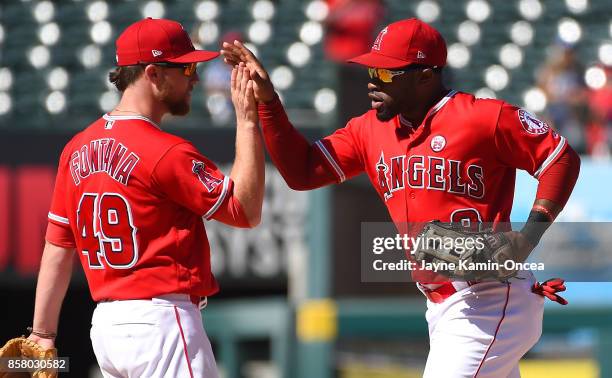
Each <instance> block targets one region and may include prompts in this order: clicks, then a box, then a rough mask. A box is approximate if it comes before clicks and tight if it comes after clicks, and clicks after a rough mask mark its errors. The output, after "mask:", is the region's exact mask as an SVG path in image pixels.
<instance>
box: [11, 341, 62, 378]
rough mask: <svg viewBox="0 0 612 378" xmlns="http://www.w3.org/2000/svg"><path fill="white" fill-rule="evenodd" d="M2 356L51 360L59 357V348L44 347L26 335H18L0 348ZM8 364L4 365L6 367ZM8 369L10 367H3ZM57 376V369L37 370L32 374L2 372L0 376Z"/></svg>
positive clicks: (23, 377) (46, 377)
mask: <svg viewBox="0 0 612 378" xmlns="http://www.w3.org/2000/svg"><path fill="white" fill-rule="evenodd" d="M0 357H3V358H15V359H17V358H29V359H40V360H50V359H54V358H57V349H55V348H52V349H43V348H42V347H41V346H40V345H38V344H36V343H35V342H33V341H31V340H28V339H26V338H25V337H17V338H14V339H11V340H9V341H7V343H6V344H4V346H3V347H2V348H1V349H0ZM6 367H7V366H3V368H6ZM3 370H8V369H3ZM26 377H27V378H30V377H34V378H55V377H57V371H56V370H53V369H41V370H36V371H35V372H33V373H32V374H30V373H28V372H6V371H1V372H0V378H26Z"/></svg>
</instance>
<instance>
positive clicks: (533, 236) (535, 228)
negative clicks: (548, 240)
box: [521, 206, 552, 247]
mask: <svg viewBox="0 0 612 378" xmlns="http://www.w3.org/2000/svg"><path fill="white" fill-rule="evenodd" d="M538 207H539V206H538ZM549 215H550V212H548V211H547V213H545V212H541V211H540V209H537V210H536V208H535V207H534V208H533V209H532V210H531V212H530V213H529V218H527V223H525V226H523V229H522V230H521V234H523V235H525V237H526V238H527V240H529V242H530V243H531V245H533V246H534V247H535V246H536V245H538V243H539V242H540V239H541V238H542V235H544V232H546V230H547V229H548V227H550V225H551V223H552V220H551V219H550V217H549Z"/></svg>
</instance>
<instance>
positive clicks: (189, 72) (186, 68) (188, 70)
mask: <svg viewBox="0 0 612 378" xmlns="http://www.w3.org/2000/svg"><path fill="white" fill-rule="evenodd" d="M142 64H143V65H148V64H152V65H154V66H160V67H168V68H182V69H183V75H185V76H187V77H191V76H193V74H194V73H195V72H196V68H197V66H198V63H197V62H193V63H170V62H157V63H142Z"/></svg>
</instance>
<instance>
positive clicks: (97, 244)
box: [77, 193, 138, 269]
mask: <svg viewBox="0 0 612 378" xmlns="http://www.w3.org/2000/svg"><path fill="white" fill-rule="evenodd" d="M77 227H78V230H79V234H80V235H79V236H80V237H81V243H80V244H81V249H82V253H83V255H85V258H86V259H87V260H88V262H89V268H90V269H104V268H105V265H107V266H109V267H110V268H114V269H128V268H131V267H133V266H134V264H136V261H138V242H137V241H136V232H137V229H136V227H134V222H133V219H132V212H131V210H130V205H129V203H128V201H127V200H126V199H125V198H124V197H123V196H121V195H120V194H117V193H102V194H101V195H100V194H98V193H84V194H83V196H82V197H81V200H80V201H79V208H78V209H77Z"/></svg>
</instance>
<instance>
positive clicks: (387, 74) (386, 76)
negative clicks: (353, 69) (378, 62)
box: [368, 64, 438, 83]
mask: <svg viewBox="0 0 612 378" xmlns="http://www.w3.org/2000/svg"><path fill="white" fill-rule="evenodd" d="M425 68H431V69H435V68H438V67H437V66H433V67H429V66H423V65H420V64H413V65H410V66H408V67H405V68H404V69H403V70H389V69H387V68H371V67H370V68H368V74H370V78H371V79H379V80H380V81H382V82H383V83H391V82H392V81H393V78H394V77H395V76H398V75H402V74H405V73H406V72H408V71H413V70H419V69H425Z"/></svg>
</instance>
